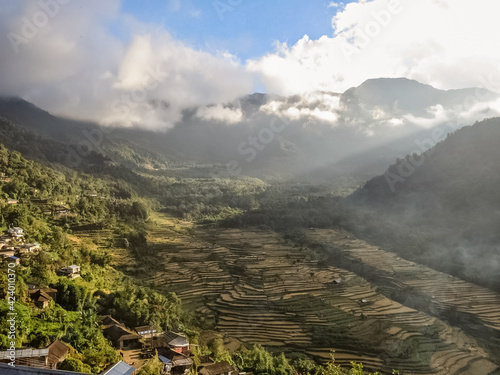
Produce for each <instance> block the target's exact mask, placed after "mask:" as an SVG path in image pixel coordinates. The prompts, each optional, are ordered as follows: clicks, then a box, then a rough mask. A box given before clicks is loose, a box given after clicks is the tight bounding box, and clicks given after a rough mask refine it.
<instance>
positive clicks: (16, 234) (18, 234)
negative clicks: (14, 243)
mask: <svg viewBox="0 0 500 375" xmlns="http://www.w3.org/2000/svg"><path fill="white" fill-rule="evenodd" d="M7 232H8V233H9V235H10V236H11V237H13V238H22V237H23V236H24V230H23V229H22V228H19V227H13V228H9V230H8V231H7Z"/></svg>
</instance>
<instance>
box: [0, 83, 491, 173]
mask: <svg viewBox="0 0 500 375" xmlns="http://www.w3.org/2000/svg"><path fill="white" fill-rule="evenodd" d="M479 93H480V95H479ZM497 99H498V94H495V93H493V92H490V91H487V90H481V91H479V89H464V90H449V91H444V90H438V89H435V88H433V87H431V86H429V85H424V84H421V83H419V82H417V81H412V80H408V79H405V78H397V79H389V78H380V79H372V80H368V81H366V82H364V83H363V84H361V85H360V86H358V87H355V88H351V89H349V90H347V91H346V92H345V93H342V94H339V93H332V92H315V93H309V94H304V95H294V96H289V97H281V96H277V95H268V94H260V93H255V94H252V95H248V96H245V97H242V98H240V99H238V100H236V101H234V102H232V103H225V104H221V103H214V105H212V106H207V107H202V108H192V109H190V110H187V111H185V112H184V115H183V118H182V120H181V121H180V122H179V123H178V124H177V125H176V126H175V127H174V128H173V129H170V130H168V131H163V132H162V131H156V132H153V131H149V130H144V129H142V128H140V127H137V128H120V127H115V128H109V127H107V128H104V127H101V126H100V125H98V124H93V123H90V122H85V121H76V120H72V119H66V118H61V117H57V116H53V115H52V114H50V113H48V112H46V111H43V110H42V109H40V108H37V107H36V106H34V105H33V104H31V103H28V102H26V101H24V100H22V99H19V98H3V99H0V117H3V118H4V119H6V120H8V121H10V122H12V123H13V124H16V125H21V126H22V127H23V128H25V129H27V130H29V131H32V132H34V133H36V134H37V135H39V136H41V137H43V138H46V139H50V140H52V141H57V142H60V143H63V144H65V145H72V147H73V149H74V150H75V151H76V152H77V153H78V156H79V157H80V156H81V154H82V153H83V154H85V153H86V152H87V151H89V149H90V151H93V152H96V153H99V154H103V155H105V156H106V157H107V158H109V159H110V160H112V161H113V162H116V163H121V164H124V165H127V166H128V167H130V168H136V169H139V170H157V169H160V170H162V169H167V168H170V167H171V166H172V165H179V164H186V163H187V164H189V165H208V166H209V169H212V170H216V171H217V173H219V172H220V176H226V175H232V174H233V173H232V172H233V171H232V170H231V168H233V169H234V170H238V171H239V172H238V173H240V174H243V175H251V176H256V177H260V178H276V177H281V178H287V179H288V178H297V176H311V173H310V172H311V171H312V172H313V175H317V176H320V175H321V176H327V175H328V176H332V177H334V176H338V175H345V174H352V175H353V174H354V175H356V174H357V175H363V176H367V177H373V176H375V175H376V174H378V173H382V172H383V171H384V170H385V169H386V168H387V166H388V165H389V164H390V161H391V160H393V159H394V158H395V157H397V156H399V155H404V154H406V153H409V152H413V151H415V148H416V147H417V146H416V142H417V141H418V140H419V139H420V138H427V137H429V136H430V134H431V132H432V130H433V129H434V128H436V127H441V128H442V129H444V131H445V132H449V131H452V130H455V129H456V128H457V127H460V126H462V125H463V124H464V123H465V122H466V121H471V122H473V121H475V120H478V119H481V120H482V119H483V118H485V117H488V116H493V115H499V113H497V112H495V110H494V109H493V107H492V106H490V103H492V102H494V101H495V100H497ZM469 123H470V122H469ZM446 124H449V126H448V125H446ZM417 151H423V150H421V149H418V148H417ZM368 160H369V164H367V161H368ZM228 163H230V164H229V166H228ZM306 178H309V177H306Z"/></svg>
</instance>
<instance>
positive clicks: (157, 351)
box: [0, 227, 251, 375]
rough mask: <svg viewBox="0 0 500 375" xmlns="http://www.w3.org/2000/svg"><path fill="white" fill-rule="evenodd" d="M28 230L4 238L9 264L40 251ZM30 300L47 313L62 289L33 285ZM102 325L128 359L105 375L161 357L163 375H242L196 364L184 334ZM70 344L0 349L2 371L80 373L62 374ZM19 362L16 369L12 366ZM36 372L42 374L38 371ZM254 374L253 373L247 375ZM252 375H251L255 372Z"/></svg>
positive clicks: (207, 361)
mask: <svg viewBox="0 0 500 375" xmlns="http://www.w3.org/2000/svg"><path fill="white" fill-rule="evenodd" d="M24 236H25V233H24V230H23V228H19V227H11V228H9V229H8V230H7V232H6V233H5V234H3V235H1V236H0V259H1V260H2V261H3V262H6V263H14V264H15V265H16V266H22V260H23V259H25V258H28V257H30V256H32V255H34V254H37V253H38V252H40V251H43V249H42V247H41V245H40V244H38V243H27V242H25V240H24ZM80 274H81V267H80V266H79V265H75V264H73V265H68V266H66V267H63V268H60V269H59V270H58V271H57V275H58V276H59V277H65V278H68V279H76V278H78V277H80ZM28 291H29V298H30V300H31V302H32V303H33V305H34V306H35V307H36V308H38V309H41V310H43V309H46V308H47V307H49V306H50V304H51V302H52V301H55V300H56V299H57V292H58V291H57V289H53V288H50V287H47V286H40V285H34V284H28ZM98 322H99V327H100V329H101V330H102V333H103V335H104V337H106V338H107V339H108V340H109V341H110V343H111V344H112V345H113V347H114V348H115V349H116V351H117V352H118V353H119V355H120V357H121V358H122V360H121V361H119V362H118V363H116V364H114V365H113V366H111V367H110V368H109V369H107V370H105V371H104V372H103V373H102V374H101V375H136V374H138V372H139V370H140V369H141V368H142V367H143V366H144V365H145V364H146V363H147V362H148V360H150V359H151V358H153V357H155V356H157V357H158V359H159V361H160V362H161V363H162V366H163V368H162V374H163V375H184V374H188V373H191V371H192V370H193V369H194V367H196V371H197V373H199V374H201V375H239V374H240V373H239V372H238V370H237V369H236V368H235V367H234V366H231V365H230V364H229V363H228V362H227V361H220V362H217V363H215V362H214V361H213V360H212V359H211V358H210V357H208V356H204V357H201V362H200V363H197V364H196V365H195V363H194V361H193V358H192V354H191V345H190V343H189V340H188V338H187V337H186V335H184V334H183V333H181V332H174V331H169V330H167V331H161V330H158V329H156V328H155V327H153V326H150V325H147V326H140V327H134V328H129V327H126V326H125V324H123V323H121V322H120V321H119V320H117V319H116V317H112V316H110V315H105V316H100V317H99V318H98ZM70 350H71V348H70V346H69V345H67V344H66V343H64V342H63V341H61V340H54V341H53V342H52V343H51V344H50V345H49V346H48V347H46V348H41V349H40V348H28V347H27V348H19V349H16V351H15V356H13V353H12V352H11V351H9V350H6V351H0V373H2V374H4V373H5V374H7V375H28V374H30V375H32V374H40V375H64V374H78V373H75V372H67V371H62V370H58V369H57V367H58V364H60V363H61V362H63V361H64V360H65V359H66V358H67V356H68V354H69V353H70ZM13 357H14V358H15V367H13V366H11V365H9V364H10V363H12V358H13ZM34 369H36V372H33V370H34ZM241 374H246V375H249V374H250V373H241ZM250 375H251V374H250Z"/></svg>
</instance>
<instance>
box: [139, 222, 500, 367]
mask: <svg viewBox="0 0 500 375" xmlns="http://www.w3.org/2000/svg"><path fill="white" fill-rule="evenodd" d="M158 220H159V222H158V224H159V225H158V226H156V227H155V228H153V229H152V230H151V232H150V236H149V238H148V243H149V244H150V250H149V252H148V253H149V255H148V257H149V258H150V259H154V263H155V268H154V270H155V271H154V272H148V275H147V277H148V281H150V282H151V283H152V284H154V285H155V286H156V287H158V288H164V289H165V290H169V291H175V292H176V293H177V294H178V295H179V297H180V298H181V299H182V300H183V302H184V303H185V305H186V306H187V307H189V308H191V309H193V310H196V311H197V312H198V313H199V316H200V317H203V318H204V319H205V321H206V322H211V323H212V324H213V326H214V328H215V329H216V330H219V331H221V332H222V333H224V334H225V335H227V336H229V337H233V338H237V339H238V340H240V341H241V342H244V343H261V344H263V345H266V346H268V347H270V348H274V349H276V350H280V351H288V352H290V351H296V352H297V351H299V352H304V353H307V354H310V355H312V356H314V357H315V358H317V359H319V360H325V359H328V358H329V355H330V351H331V350H332V349H334V350H336V353H335V357H336V359H337V361H338V362H340V363H348V362H349V361H352V360H356V361H362V362H363V363H365V365H366V367H368V368H370V369H372V370H382V371H386V372H389V371H390V369H392V368H395V369H399V370H401V371H402V373H404V374H443V375H444V374H464V375H483V374H484V375H486V374H490V373H494V372H495V371H498V366H497V364H496V363H495V362H494V361H495V360H497V359H492V355H491V351H488V350H486V349H485V348H484V347H483V345H482V344H481V342H478V340H477V339H476V337H475V336H474V334H473V332H472V334H471V333H470V332H467V333H466V332H465V331H463V330H462V329H460V328H459V327H456V326H450V324H448V323H447V322H446V321H445V320H443V319H440V317H439V316H436V315H433V314H427V313H425V312H423V311H418V310H416V309H413V308H411V307H408V306H405V305H403V304H400V303H398V302H396V301H394V300H392V299H390V298H388V297H387V296H386V295H383V294H381V293H380V292H379V290H378V288H377V285H376V284H373V283H370V282H368V281H367V280H365V279H363V278H362V277H360V276H359V275H357V274H355V273H353V272H350V271H348V270H346V269H342V268H338V267H336V266H334V265H327V264H325V263H324V262H318V261H317V260H316V256H315V254H314V252H313V251H312V250H311V249H309V248H307V247H301V246H299V245H297V244H295V243H293V242H290V241H286V240H284V239H283V238H282V237H281V236H280V235H278V234H276V233H274V232H272V231H261V230H256V229H255V230H238V229H230V230H229V229H228V230H209V229H197V230H196V231H189V230H187V228H189V224H188V223H181V222H175V221H173V220H171V219H168V218H166V217H161V218H159V219H158ZM309 235H310V236H312V237H314V240H317V241H322V242H325V243H335V244H338V245H339V246H340V245H341V246H345V247H346V251H351V250H352V252H351V253H349V254H350V256H353V257H354V256H358V257H360V259H359V261H361V262H365V261H366V262H373V264H374V267H380V270H381V272H382V271H383V272H389V270H390V271H391V272H393V271H392V270H393V269H395V270H401V272H403V273H404V275H406V276H405V277H404V278H403V279H402V280H399V279H398V277H399V276H398V275H397V274H394V275H387V277H388V278H391V277H395V279H397V280H398V281H397V282H398V283H403V284H402V285H406V284H404V283H406V282H409V283H410V284H408V287H412V288H421V289H422V290H428V292H429V293H431V291H432V295H431V298H432V296H434V299H435V300H438V301H442V303H443V304H448V305H449V304H452V305H453V304H454V302H453V300H454V295H450V294H448V293H450V292H449V291H448V289H446V287H445V286H443V287H442V288H443V289H436V288H437V287H438V286H439V285H438V284H444V279H442V277H446V278H447V279H446V282H447V283H450V278H449V277H448V276H446V275H442V277H441V276H439V275H435V271H432V270H428V269H426V268H425V267H420V266H418V267H420V268H419V271H418V272H417V273H419V272H424V271H423V270H426V272H427V273H425V275H426V277H422V278H421V279H419V278H417V279H415V280H413V279H411V278H408V277H407V276H408V275H407V274H411V272H413V269H412V270H411V272H410V270H408V265H406V263H405V261H403V260H401V259H399V258H397V257H396V256H394V258H390V259H389V258H388V259H385V260H381V259H367V258H362V257H365V256H366V257H368V255H363V254H364V251H363V248H366V249H367V254H371V252H374V251H375V249H372V248H370V246H368V245H367V244H365V243H363V242H362V241H359V240H355V239H353V238H347V237H346V236H347V235H348V234H346V233H344V232H340V231H319V230H316V231H311V233H310V234H309ZM347 245H349V246H351V248H349V249H347ZM356 251H357V253H356ZM379 251H381V250H379ZM373 254H374V255H373V257H374V258H378V257H379V255H378V254H376V253H373ZM387 254H388V256H389V255H392V254H390V253H387ZM152 261H153V260H151V262H152ZM328 264H331V263H328ZM394 272H395V271H394ZM398 272H399V271H398ZM438 274H439V273H438ZM401 276H402V275H401ZM438 276H439V277H438ZM433 277H437V278H436V279H433ZM336 279H340V280H341V282H340V283H339V284H332V283H331V282H332V281H333V280H336ZM412 280H413V281H412ZM435 284H436V285H435ZM453 284H457V285H459V286H460V293H462V292H464V293H465V292H466V291H472V292H474V291H477V295H476V300H477V301H483V302H484V301H486V300H489V299H491V298H492V295H491V294H488V292H487V291H486V290H484V289H481V288H479V287H477V288H479V289H474V288H475V286H472V285H470V284H467V283H465V282H462V281H458V280H454V281H453ZM471 288H472V289H471ZM453 290H454V291H456V289H453ZM490 293H491V292H490ZM483 302H481V303H483ZM457 303H458V302H457ZM462 303H463V304H464V305H463V308H466V306H468V304H467V302H466V301H463V302H460V305H459V306H462V305H461V304H462ZM448 305H446V306H448ZM498 306H500V305H498ZM489 307H490V308H489V309H488V308H486V305H484V303H483V304H482V305H480V306H479V307H477V306H476V308H475V309H474V311H475V313H476V314H478V316H479V314H483V315H481V316H482V317H483V318H482V319H488V320H487V322H488V324H491V326H492V327H493V328H494V327H496V326H495V324H496V320H495V319H496V315H495V309H494V306H492V305H489ZM457 308H462V307H457ZM467 308H468V307H467ZM496 311H498V310H496ZM485 321H486V320H485Z"/></svg>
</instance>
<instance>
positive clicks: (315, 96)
mask: <svg viewBox="0 0 500 375" xmlns="http://www.w3.org/2000/svg"><path fill="white" fill-rule="evenodd" d="M339 101H340V100H339V97H338V95H335V94H332V93H328V92H311V93H306V94H304V95H301V96H300V97H299V96H295V97H290V98H287V99H285V100H271V101H269V102H268V103H266V104H264V105H263V106H261V107H260V111H262V112H264V113H267V114H271V115H276V116H281V117H287V118H289V119H291V120H298V119H301V118H310V117H312V118H316V119H318V120H321V121H324V122H328V123H330V124H335V123H336V122H337V120H338V115H337V111H338V109H339Z"/></svg>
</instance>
